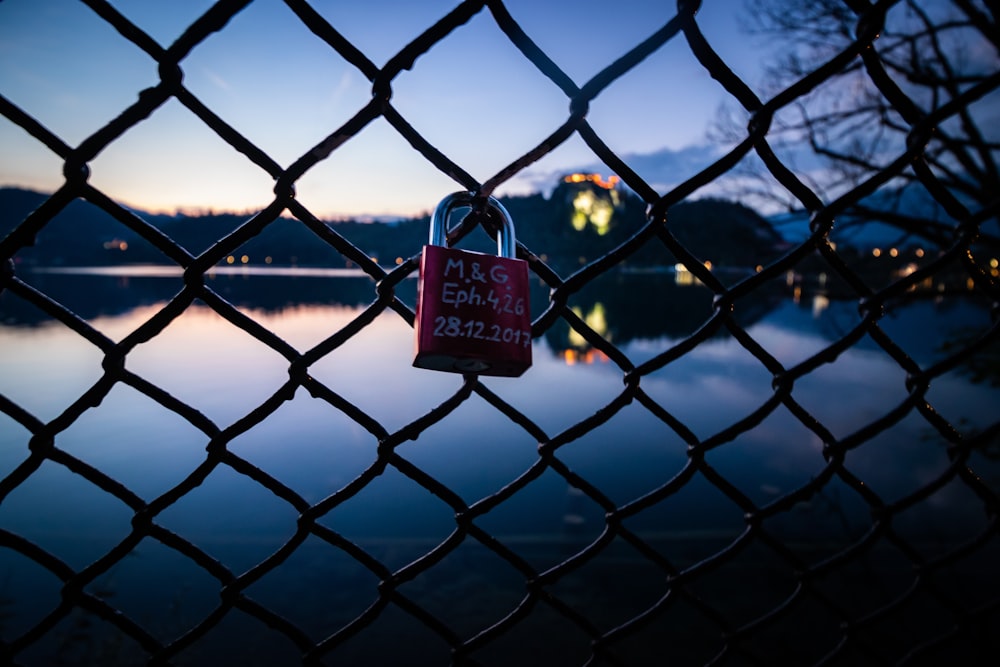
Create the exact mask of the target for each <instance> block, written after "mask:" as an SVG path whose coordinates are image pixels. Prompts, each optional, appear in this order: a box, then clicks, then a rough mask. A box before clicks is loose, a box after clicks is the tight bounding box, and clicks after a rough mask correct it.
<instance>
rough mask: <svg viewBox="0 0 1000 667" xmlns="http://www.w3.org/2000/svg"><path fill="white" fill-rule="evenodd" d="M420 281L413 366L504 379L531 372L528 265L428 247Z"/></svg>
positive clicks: (522, 262)
mask: <svg viewBox="0 0 1000 667" xmlns="http://www.w3.org/2000/svg"><path fill="white" fill-rule="evenodd" d="M419 281H420V282H419V285H418V290H417V319H416V326H415V330H416V335H415V340H416V343H415V347H416V353H415V356H414V359H413V365H414V366H417V367H419V368H430V369H433V370H439V371H450V372H454V373H479V374H480V375H500V376H507V377H517V376H519V375H521V374H522V373H524V371H525V370H527V369H528V367H529V366H531V309H530V307H529V304H528V291H529V286H530V285H529V283H528V263H527V262H525V261H524V260H521V259H512V258H508V257H497V256H494V255H487V254H484V253H479V252H471V251H468V250H461V249H458V248H447V247H445V246H438V245H427V246H424V250H423V254H422V255H421V257H420V278H419Z"/></svg>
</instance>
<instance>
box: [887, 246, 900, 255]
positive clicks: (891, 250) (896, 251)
mask: <svg viewBox="0 0 1000 667" xmlns="http://www.w3.org/2000/svg"><path fill="white" fill-rule="evenodd" d="M897 255H899V251H898V250H896V249H895V248H889V256H890V257H896V256H897Z"/></svg>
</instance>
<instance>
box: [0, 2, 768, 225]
mask: <svg viewBox="0 0 1000 667" xmlns="http://www.w3.org/2000/svg"><path fill="white" fill-rule="evenodd" d="M112 4H113V5H114V7H115V8H116V9H118V10H119V11H120V12H121V13H122V14H124V15H125V16H126V17H127V18H129V19H130V20H131V21H133V22H134V23H135V24H136V25H137V26H138V27H140V28H141V29H142V30H144V31H145V32H146V33H147V34H149V35H150V36H151V37H152V38H153V39H155V40H156V41H157V42H158V43H159V44H161V45H162V46H164V47H166V46H169V45H170V44H171V43H172V42H173V41H174V40H175V39H176V38H177V37H178V36H179V35H180V34H181V33H182V32H183V30H184V29H185V28H186V27H187V26H188V25H189V24H190V23H191V22H192V21H194V19H195V18H196V17H197V16H199V15H200V14H201V13H202V12H204V11H205V10H207V9H208V8H209V7H210V6H211V5H212V2H211V1H210V0H177V1H176V2H169V3H168V2H153V1H151V0H114V1H113V2H112ZM312 4H313V6H314V8H315V9H316V10H317V11H318V12H319V13H320V14H322V15H323V16H324V18H326V19H327V20H328V21H329V22H330V23H331V24H332V25H333V26H334V27H335V28H336V29H337V30H338V31H339V32H340V33H341V34H342V35H344V36H345V37H346V38H347V39H349V40H350V41H351V42H352V43H353V44H354V45H355V46H356V47H358V48H359V49H360V50H361V51H362V52H363V53H365V54H366V56H367V57H368V58H369V59H370V60H371V61H372V62H374V63H375V64H376V65H377V66H379V67H381V66H383V65H384V64H385V63H386V62H387V61H388V60H389V59H390V58H391V57H392V56H393V55H394V54H395V53H396V52H397V51H399V50H400V49H401V48H403V46H405V45H406V44H407V43H408V42H410V41H411V40H412V39H414V38H415V37H417V36H418V35H419V34H420V33H422V32H423V31H424V30H426V29H427V28H428V27H430V26H431V25H433V24H434V23H435V22H436V21H437V20H439V19H440V18H441V17H443V16H444V15H445V14H447V13H448V12H449V11H450V10H451V9H452V8H453V7H454V6H455V5H456V4H457V2H456V1H455V0H365V1H364V2H334V1H331V0H314V1H313V3H312ZM504 4H505V6H506V7H507V9H508V11H509V12H510V14H511V15H512V16H513V17H514V19H515V20H516V21H517V22H518V23H519V24H520V26H521V27H522V29H523V30H524V31H525V32H526V33H527V35H528V36H529V37H530V38H532V39H533V40H534V41H535V42H536V44H537V45H538V46H539V47H541V48H542V49H543V50H544V51H545V52H546V53H547V54H548V55H549V57H550V58H552V60H554V61H555V62H556V64H557V65H559V66H560V67H561V68H562V69H563V71H565V72H566V73H567V74H568V75H569V76H570V77H571V78H572V79H573V80H574V82H575V83H576V84H577V85H578V86H582V85H583V84H585V83H586V82H587V81H588V80H589V79H590V78H592V77H593V76H594V75H595V74H597V73H598V72H600V71H601V70H602V69H603V68H604V67H606V66H607V65H608V64H610V63H611V62H613V61H614V60H615V59H616V58H618V57H619V56H621V55H623V54H624V53H625V52H626V51H628V50H629V49H631V48H632V47H634V46H635V45H637V44H638V43H640V42H641V41H642V40H643V39H645V38H646V37H648V36H649V35H651V34H652V33H654V32H655V31H656V30H657V29H659V28H660V27H662V25H664V24H665V23H666V22H667V21H668V20H669V19H670V18H671V17H672V16H673V15H674V13H675V11H676V10H675V6H676V5H675V3H674V2H668V1H664V0H621V1H619V2H614V3H609V2H607V1H604V2H596V1H591V0H544V1H539V0H506V2H505V3H504ZM742 7H743V4H742V0H714V1H713V0H705V2H704V5H703V7H702V9H701V10H700V12H699V14H698V23H699V26H700V27H701V29H702V32H703V33H704V34H705V36H706V37H707V39H708V40H709V42H710V43H711V44H712V45H713V47H714V48H715V49H716V51H717V52H719V54H720V55H721V56H722V57H723V58H724V59H725V60H726V61H727V63H728V64H729V65H730V67H731V68H732V69H733V70H734V71H735V72H736V73H737V74H739V75H740V76H741V77H743V78H744V80H745V81H746V82H747V83H748V84H750V85H751V87H753V88H754V89H759V86H758V84H759V83H760V80H761V78H762V74H761V72H762V67H761V62H762V59H763V57H764V55H763V54H764V52H765V51H766V49H765V48H762V44H760V43H759V42H755V41H754V40H755V39H757V38H754V37H751V36H748V35H747V34H746V33H745V31H743V30H742V27H741V20H742V18H741V17H742ZM181 68H182V70H183V72H184V79H183V83H184V86H185V87H186V88H187V89H188V90H189V91H190V92H191V93H192V94H194V95H195V96H196V97H197V98H198V99H199V100H200V101H201V102H203V103H204V104H205V105H207V106H208V107H209V108H211V109H212V110H213V111H214V112H215V113H216V114H217V115H219V116H220V117H221V118H222V119H223V120H224V121H226V122H227V123H228V124H230V125H231V126H233V127H234V128H235V129H236V130H237V131H239V132H240V133H241V134H243V135H244V136H245V137H247V138H248V139H249V140H251V141H252V142H254V143H255V144H256V145H257V146H259V147H260V148H261V149H263V150H264V151H265V152H266V153H268V154H269V155H270V156H271V157H272V158H273V159H274V160H276V161H277V162H278V163H279V164H280V165H281V166H282V167H288V166H290V165H291V164H292V163H293V162H294V161H295V160H296V159H297V158H298V157H299V156H300V155H302V154H304V153H306V152H308V151H309V150H310V149H311V148H312V147H313V146H315V145H316V144H317V143H319V142H320V141H322V140H323V138H325V137H326V136H327V135H328V134H330V133H331V132H333V131H334V130H336V129H337V128H338V127H340V126H341V125H342V124H343V123H344V122H345V121H347V120H348V119H349V118H351V117H352V116H354V114H356V113H357V112H358V111H359V110H360V109H361V108H362V107H364V106H365V105H366V104H367V103H368V102H369V100H370V98H371V84H370V83H369V81H368V80H367V79H366V78H365V77H364V76H363V75H362V73H361V72H360V71H358V70H357V69H355V68H354V67H353V66H352V65H350V64H349V63H348V62H347V61H346V60H344V59H343V58H342V57H341V56H340V55H339V54H337V53H336V52H335V51H334V50H333V49H331V48H330V47H329V46H327V45H326V44H325V43H324V42H323V41H321V40H320V39H319V38H317V37H315V36H314V35H313V34H312V33H311V32H310V31H309V30H308V29H307V28H306V27H305V26H304V25H303V24H302V23H301V22H300V21H299V20H298V18H297V17H296V16H295V14H294V13H293V12H292V11H291V10H290V9H288V8H287V7H286V6H285V5H284V3H283V2H281V1H280V0H255V1H254V2H253V3H251V4H250V5H249V6H248V7H247V8H245V9H244V10H243V11H241V12H240V13H239V14H237V15H236V16H235V17H234V18H233V19H232V21H230V23H229V24H228V25H227V26H226V27H225V29H224V30H222V31H220V32H218V33H214V34H213V35H211V36H210V37H208V38H207V39H206V40H205V41H204V42H202V43H201V44H199V45H198V46H197V47H195V48H194V50H193V51H192V52H191V53H190V54H189V55H188V56H187V57H186V58H185V59H184V60H183V61H182V62H181ZM158 82H159V75H158V71H157V63H156V62H155V61H154V60H152V59H151V58H150V57H149V56H148V55H146V54H145V53H144V52H143V51H142V50H141V49H139V48H138V47H136V46H135V45H133V44H132V43H130V42H129V41H127V40H126V39H124V38H123V37H121V36H120V35H119V34H118V33H117V32H116V31H115V30H114V29H113V28H112V27H111V26H109V25H108V24H107V23H105V22H104V21H103V20H102V19H101V18H100V17H98V16H97V15H96V14H95V13H94V12H93V11H92V10H91V9H89V8H88V7H87V6H86V5H84V4H82V3H80V2H75V1H73V0H0V94H2V95H3V96H4V97H5V98H6V99H7V100H8V101H9V102H11V103H13V104H14V105H16V106H17V107H19V108H20V109H22V110H23V111H25V112H27V113H28V114H30V115H31V116H32V117H34V118H35V119H36V120H38V121H39V122H41V123H42V124H43V125H44V126H45V127H46V128H48V129H49V130H50V131H52V132H54V133H55V134H56V135H58V136H59V137H60V138H61V139H62V140H63V141H64V142H65V143H67V144H69V145H70V146H76V145H78V144H79V143H80V142H82V141H83V140H84V139H85V138H86V137H88V136H89V135H91V134H92V133H94V132H96V131H97V130H98V129H100V128H101V127H102V126H104V125H105V124H106V123H107V122H108V121H110V120H111V119H113V118H115V117H116V116H117V115H118V114H120V113H121V112H122V111H123V110H124V109H126V108H127V107H129V106H130V105H131V104H133V103H134V102H135V101H136V99H137V96H138V94H139V92H140V91H141V90H143V89H145V88H149V87H152V86H155V85H156V84H157V83H158ZM392 91H393V95H392V99H391V103H392V105H393V106H394V108H396V109H397V110H398V111H399V113H400V114H402V116H403V117H404V118H406V120H407V121H408V122H409V123H410V124H411V125H412V126H413V127H414V128H415V129H416V130H417V131H418V132H420V133H421V134H422V135H423V136H424V137H425V138H426V139H427V140H428V141H429V142H430V143H431V144H433V145H434V146H436V147H437V148H438V149H439V150H441V151H442V152H443V153H444V154H445V155H447V156H448V157H449V158H450V159H451V160H453V161H454V162H456V163H457V164H459V165H460V166H461V167H463V168H464V169H465V170H466V171H467V172H469V173H470V174H471V175H472V176H473V177H474V178H476V179H477V180H479V181H480V182H483V181H486V180H487V179H489V178H490V177H491V176H493V175H494V174H495V173H497V172H498V171H500V170H501V169H502V168H504V167H505V166H506V165H507V164H509V163H510V162H512V161H513V160H515V159H517V158H518V157H520V156H521V155H522V154H523V153H525V152H527V151H528V150H530V149H531V148H533V147H534V146H535V145H536V144H538V143H539V142H540V141H542V140H543V139H544V138H545V137H547V136H548V135H549V134H551V133H552V132H553V131H554V130H555V129H557V128H558V127H559V126H560V125H561V124H562V123H563V122H564V121H565V120H566V119H567V117H568V116H569V100H568V98H566V96H565V95H564V94H563V93H562V91H561V90H560V89H559V88H558V87H557V86H556V85H555V84H554V83H552V82H551V81H549V80H548V79H547V78H546V77H545V76H543V75H542V74H541V73H539V72H538V71H537V69H536V68H535V66H534V65H533V64H532V63H531V62H530V61H529V60H528V59H527V58H526V57H525V56H524V55H523V54H521V52H520V51H518V50H517V49H516V48H515V47H514V46H513V44H512V43H511V42H510V41H509V40H508V39H507V37H506V36H505V35H504V34H503V32H502V31H501V30H500V29H499V27H498V26H497V25H496V23H495V21H494V19H493V17H492V15H491V14H490V12H489V10H488V9H484V10H482V11H480V12H479V13H478V14H477V15H476V16H475V17H473V19H472V20H471V21H469V23H467V24H466V25H464V26H462V27H460V28H458V29H457V30H456V31H455V32H453V33H452V34H450V35H449V36H447V37H446V38H445V39H444V40H443V41H441V42H440V43H438V44H437V45H435V46H434V47H433V48H432V49H431V50H430V51H429V52H428V53H426V54H424V55H423V56H421V57H420V58H418V59H417V61H416V63H415V65H414V67H413V68H412V69H411V70H408V71H403V72H402V73H401V74H400V75H399V76H397V77H396V78H395V79H394V80H393V82H392ZM726 98H727V95H726V94H725V92H724V91H723V89H722V87H721V85H719V84H718V83H717V82H715V81H714V80H713V79H711V77H710V76H709V75H708V73H707V72H705V71H704V70H703V68H701V66H700V65H698V63H697V61H696V60H695V58H694V56H693V55H692V54H691V53H690V51H689V49H688V47H687V44H686V42H685V41H684V40H683V39H682V38H677V39H674V40H671V41H670V42H669V43H668V44H666V45H665V46H663V47H662V48H661V49H660V50H658V51H657V52H656V53H654V54H653V55H651V56H650V57H649V58H647V59H646V60H645V61H643V62H642V63H640V64H639V65H638V66H637V67H635V68H634V69H633V70H632V71H630V72H629V73H627V74H626V75H625V76H624V77H623V78H621V79H619V80H617V81H616V82H614V83H613V84H612V85H611V86H609V87H608V88H607V89H606V90H605V91H604V92H603V93H602V94H601V95H599V96H598V97H597V98H596V99H595V100H594V101H593V102H592V103H591V106H590V111H589V113H588V116H587V120H588V122H589V123H590V124H591V126H592V127H593V128H594V129H595V130H596V131H597V132H598V134H599V135H600V136H601V137H602V138H603V139H604V141H605V142H606V143H607V144H608V145H609V146H610V147H611V148H612V150H614V151H615V152H616V153H617V154H618V155H620V156H622V157H625V158H626V159H627V160H628V161H630V163H632V162H634V168H635V169H636V171H637V172H638V173H639V175H640V176H642V177H643V178H645V179H646V180H647V181H649V182H650V183H652V184H654V185H658V186H660V187H664V188H665V187H666V186H667V185H669V182H670V181H674V182H676V180H677V178H678V174H681V175H683V176H684V177H686V176H690V175H693V174H694V173H696V171H698V170H699V169H700V168H701V167H704V166H706V165H707V164H709V163H710V162H711V161H712V159H713V157H714V156H717V155H718V154H720V153H721V152H722V150H723V147H722V146H720V145H717V144H715V143H713V142H712V141H710V140H709V139H708V138H707V131H708V129H709V127H710V125H711V123H712V122H713V120H714V119H715V117H716V114H717V112H718V109H719V107H720V104H722V103H723V102H724V100H725V99H726ZM90 169H91V176H90V181H89V182H90V183H91V184H92V185H94V186H95V187H97V188H99V189H101V190H102V191H103V192H105V194H107V195H108V196H110V197H112V198H114V199H116V200H118V201H121V202H123V203H125V204H126V205H129V206H133V207H136V208H141V209H144V210H148V211H153V212H173V211H177V210H181V211H193V210H201V211H204V210H214V211H223V210H225V211H250V210H256V209H259V208H261V207H263V206H265V205H267V204H268V203H269V202H270V201H271V200H272V199H273V185H274V183H273V180H272V178H271V176H270V175H268V174H267V173H266V172H264V171H263V170H261V169H260V168H259V167H257V166H256V165H254V164H253V163H252V162H250V161H249V160H247V159H246V158H245V157H244V156H243V155H241V154H240V153H238V152H237V151H236V150H234V149H233V148H231V147H230V146H229V145H228V144H226V143H225V142H224V141H222V140H221V139H219V138H218V137H217V136H216V135H215V134H214V133H213V132H212V131H211V130H210V129H208V128H207V127H206V126H205V125H204V124H203V123H202V122H201V121H200V120H199V119H198V118H197V117H196V116H195V115H194V114H192V113H191V112H190V111H189V110H188V109H187V108H186V107H184V106H183V105H182V104H181V103H179V102H178V101H177V100H175V99H171V100H169V101H168V102H166V103H165V104H164V105H163V106H161V107H160V108H158V109H157V110H156V111H155V112H154V113H153V114H152V115H151V116H150V117H149V118H148V119H146V120H145V121H143V122H142V123H140V124H139V125H137V126H135V127H133V128H132V129H130V130H129V131H128V132H127V133H125V134H124V135H123V136H122V137H120V138H119V139H118V140H116V141H115V142H114V143H112V144H111V145H110V146H109V147H107V148H106V149H105V150H104V151H102V152H101V153H100V154H99V155H98V156H97V157H96V158H95V159H94V160H93V161H92V162H91V163H90ZM576 170H587V171H591V170H592V171H598V172H604V173H610V170H609V169H607V168H606V167H605V166H604V165H602V164H600V162H599V160H598V159H597V158H596V156H595V155H594V154H593V152H592V151H591V150H590V149H589V147H587V145H586V144H585V143H584V142H583V140H582V139H580V138H579V137H578V136H576V135H574V136H573V137H571V138H570V139H569V140H567V141H566V142H565V143H563V144H562V145H560V146H559V147H558V148H557V149H556V150H554V151H553V152H552V153H550V154H549V155H547V156H546V157H544V158H542V159H541V160H539V161H538V162H536V163H534V164H532V165H531V166H530V167H528V168H527V169H525V170H524V171H522V172H521V173H519V174H518V175H517V176H515V177H514V178H513V179H511V180H510V181H508V182H506V183H505V184H504V185H503V186H502V187H501V188H500V189H499V190H498V191H497V192H498V194H523V193H527V192H532V191H544V190H545V189H546V188H550V187H552V185H554V183H555V181H556V179H557V178H558V177H559V176H560V175H561V174H564V173H567V172H570V171H576ZM62 182H63V176H62V163H61V160H60V159H59V158H58V156H56V155H55V154H53V153H52V152H51V151H49V150H48V149H47V148H46V147H45V146H43V145H42V144H40V143H39V142H38V141H36V140H35V139H33V138H32V137H31V136H30V135H28V134H27V133H26V132H25V131H24V130H23V129H21V128H20V127H18V126H17V125H15V124H14V123H12V122H11V121H9V120H8V119H6V118H3V117H0V185H14V186H20V187H29V188H32V189H37V190H42V191H52V190H54V189H55V188H58V187H59V186H60V185H61V184H62ZM458 189H460V187H459V185H458V184H457V183H456V182H455V181H454V180H452V179H451V178H450V177H449V176H447V175H445V174H443V173H441V172H440V171H438V170H437V168H436V167H434V166H433V165H432V164H431V163H430V162H428V161H427V160H426V159H425V158H424V157H423V156H422V155H420V154H419V153H418V152H417V151H415V150H414V149H413V148H412V147H411V146H410V145H409V144H408V143H407V141H406V140H405V139H403V138H402V137H401V136H400V135H399V134H398V132H397V131H396V130H395V129H394V128H393V127H392V126H391V125H390V124H389V123H388V122H386V121H385V120H384V119H382V118H379V119H376V120H375V121H373V122H372V123H370V124H369V125H368V126H367V127H366V128H365V129H364V130H363V131H362V132H361V133H360V134H358V135H357V136H356V137H354V138H352V139H351V140H350V141H348V142H347V143H345V144H344V145H343V146H341V147H340V148H339V149H338V150H336V151H335V152H334V153H333V154H331V155H330V157H329V158H327V159H326V160H324V161H322V162H321V163H320V164H318V165H316V166H315V167H314V168H313V169H311V170H309V171H308V172H307V173H306V174H305V175H304V176H303V177H302V178H301V179H300V180H299V181H298V182H297V184H296V193H297V198H298V199H299V200H300V201H301V202H302V203H303V204H304V205H305V206H306V207H307V208H309V209H310V210H311V211H312V212H313V213H315V214H316V215H319V216H321V217H327V218H345V217H355V216H366V215H372V216H410V215H419V214H421V213H423V212H426V211H428V210H431V209H433V208H434V206H435V205H436V204H437V202H438V201H439V200H440V199H441V198H442V197H443V196H444V195H446V194H448V193H449V192H452V191H455V190H458Z"/></svg>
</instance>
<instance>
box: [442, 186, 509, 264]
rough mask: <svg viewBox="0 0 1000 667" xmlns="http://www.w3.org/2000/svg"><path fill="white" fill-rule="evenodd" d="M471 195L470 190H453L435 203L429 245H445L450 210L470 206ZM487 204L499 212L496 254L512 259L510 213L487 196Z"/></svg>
mask: <svg viewBox="0 0 1000 667" xmlns="http://www.w3.org/2000/svg"><path fill="white" fill-rule="evenodd" d="M472 201H473V195H472V193H471V192H453V193H451V194H450V195H448V196H447V197H445V198H444V199H442V200H441V203H440V204H438V205H437V208H435V209H434V214H433V215H432V216H431V233H430V244H431V245H439V246H443V245H445V240H446V236H447V231H448V217H449V216H450V215H451V213H452V211H454V210H455V209H456V208H460V207H462V206H472ZM487 206H489V207H491V208H493V209H495V210H496V211H497V212H498V213H499V214H500V219H501V222H502V224H501V226H500V230H499V231H498V232H497V254H498V255H500V256H501V257H508V258H510V259H514V258H516V257H517V239H516V238H515V237H514V221H513V220H512V219H511V217H510V213H508V212H507V209H506V208H504V206H503V204H501V203H500V202H499V201H497V200H496V199H494V198H493V197H489V198H488V199H487Z"/></svg>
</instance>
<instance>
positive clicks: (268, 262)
mask: <svg viewBox="0 0 1000 667" xmlns="http://www.w3.org/2000/svg"><path fill="white" fill-rule="evenodd" d="M264 263H265V264H270V263H271V256H270V255H268V256H267V257H265V258H264Z"/></svg>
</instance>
